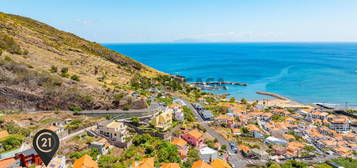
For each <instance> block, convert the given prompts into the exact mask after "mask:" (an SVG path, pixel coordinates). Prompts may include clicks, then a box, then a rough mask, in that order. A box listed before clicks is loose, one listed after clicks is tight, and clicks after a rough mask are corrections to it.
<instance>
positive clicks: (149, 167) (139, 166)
mask: <svg viewBox="0 0 357 168" xmlns="http://www.w3.org/2000/svg"><path fill="white" fill-rule="evenodd" d="M131 168H154V158H153V157H151V158H144V159H143V160H141V161H138V162H134V163H133V164H132V165H131Z"/></svg>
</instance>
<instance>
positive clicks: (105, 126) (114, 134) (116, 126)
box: [97, 121, 129, 143]
mask: <svg viewBox="0 0 357 168" xmlns="http://www.w3.org/2000/svg"><path fill="white" fill-rule="evenodd" d="M97 128H98V130H99V133H100V134H102V135H104V136H105V137H107V138H109V139H110V140H111V141H115V142H121V143H125V141H126V138H127V137H128V133H129V132H128V130H127V127H126V126H125V124H124V123H123V122H117V121H109V122H103V123H99V124H98V125H97Z"/></svg>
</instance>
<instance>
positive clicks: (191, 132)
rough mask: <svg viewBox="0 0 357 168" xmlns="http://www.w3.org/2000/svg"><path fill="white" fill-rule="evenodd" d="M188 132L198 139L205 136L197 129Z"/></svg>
mask: <svg viewBox="0 0 357 168" xmlns="http://www.w3.org/2000/svg"><path fill="white" fill-rule="evenodd" d="M187 134H190V135H191V136H193V137H195V138H196V139H200V138H201V137H202V136H203V135H202V133H201V132H200V131H198V130H196V129H194V130H191V131H189V132H187Z"/></svg>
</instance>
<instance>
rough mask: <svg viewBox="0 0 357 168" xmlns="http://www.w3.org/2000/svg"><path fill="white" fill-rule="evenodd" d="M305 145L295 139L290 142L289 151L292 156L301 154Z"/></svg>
mask: <svg viewBox="0 0 357 168" xmlns="http://www.w3.org/2000/svg"><path fill="white" fill-rule="evenodd" d="M304 147H305V145H304V144H302V143H300V142H297V141H294V142H289V143H288V147H287V152H288V154H290V155H291V156H300V154H301V151H302V150H303V149H304Z"/></svg>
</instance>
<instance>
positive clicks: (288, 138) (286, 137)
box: [283, 134, 295, 140]
mask: <svg viewBox="0 0 357 168" xmlns="http://www.w3.org/2000/svg"><path fill="white" fill-rule="evenodd" d="M283 138H284V139H287V140H290V139H295V137H294V136H292V135H289V134H283Z"/></svg>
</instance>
